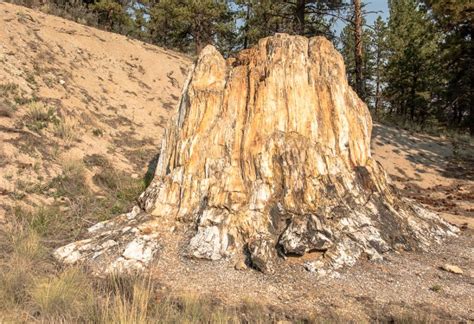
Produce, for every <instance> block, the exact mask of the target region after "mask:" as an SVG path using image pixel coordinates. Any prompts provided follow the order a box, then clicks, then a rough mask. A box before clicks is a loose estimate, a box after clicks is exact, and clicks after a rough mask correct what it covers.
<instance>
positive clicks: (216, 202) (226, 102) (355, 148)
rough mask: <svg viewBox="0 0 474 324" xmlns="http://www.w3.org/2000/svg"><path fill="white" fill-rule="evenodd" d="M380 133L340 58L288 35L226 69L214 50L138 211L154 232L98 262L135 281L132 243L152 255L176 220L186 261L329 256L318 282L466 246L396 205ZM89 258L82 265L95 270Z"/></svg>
mask: <svg viewBox="0 0 474 324" xmlns="http://www.w3.org/2000/svg"><path fill="white" fill-rule="evenodd" d="M371 129H372V121H371V117H370V114H369V111H368V109H367V107H366V105H365V104H364V103H363V102H362V101H361V100H360V99H359V97H358V96H357V95H356V93H355V92H354V91H353V90H352V89H351V87H350V86H349V85H348V83H347V80H346V77H345V68H344V63H343V59H342V57H341V55H340V54H339V53H338V52H337V51H336V50H335V49H334V47H333V45H332V44H331V43H330V42H329V41H328V40H326V39H325V38H323V37H314V38H311V39H307V38H305V37H301V36H289V35H286V34H277V35H275V36H273V37H268V38H265V39H262V40H261V41H260V42H259V43H258V45H257V46H255V47H254V48H251V49H248V50H244V51H242V52H240V53H239V54H238V55H237V56H236V57H235V58H230V59H227V60H225V59H224V58H223V57H222V56H221V55H220V54H219V52H218V51H217V50H216V49H215V48H214V47H212V46H208V47H206V48H204V49H203V50H202V52H201V53H200V56H199V58H198V59H197V62H196V64H195V66H194V69H193V71H192V73H191V74H190V76H189V78H188V80H187V81H186V84H185V86H184V89H183V93H182V96H181V99H180V103H179V106H178V111H177V113H176V116H175V117H174V118H173V119H172V120H171V121H170V123H169V126H168V129H167V131H166V134H165V137H164V139H163V143H162V147H161V154H160V159H159V163H158V167H157V170H156V174H155V179H154V181H153V182H152V184H151V185H150V186H149V187H148V188H147V189H146V191H145V192H144V193H143V194H142V195H141V196H140V198H139V208H137V210H136V212H135V213H134V215H139V217H143V219H144V220H143V221H141V223H142V225H136V227H133V226H130V225H127V226H129V227H131V228H132V229H134V230H135V231H136V232H135V234H134V235H133V236H131V237H130V238H128V239H127V240H126V241H124V242H125V243H117V244H116V245H115V246H114V247H112V248H111V249H105V250H104V249H100V248H99V249H98V250H99V252H100V254H99V256H97V257H96V258H95V259H97V260H99V262H100V260H101V258H103V259H104V260H105V259H106V256H108V257H109V258H110V256H113V257H114V258H115V256H118V257H117V258H116V259H115V261H113V262H112V266H110V265H109V266H108V267H109V269H121V268H123V267H124V266H125V268H127V267H128V263H127V262H128V261H129V260H130V258H125V257H124V255H123V251H125V250H126V249H127V247H129V245H130V244H131V243H127V242H129V241H133V240H135V241H136V240H137V238H140V239H139V241H140V240H141V241H140V242H144V241H146V240H144V239H142V238H141V236H143V235H145V236H146V237H147V238H148V241H146V242H147V244H152V245H153V244H154V245H153V246H154V249H153V251H152V252H153V253H152V252H150V251H151V250H150V251H149V252H150V253H149V254H151V255H154V252H155V250H157V249H158V244H157V243H156V242H158V241H159V237H158V238H155V237H152V236H150V235H152V234H149V233H148V234H144V231H143V230H142V229H143V228H145V227H147V228H150V226H151V228H153V226H160V223H161V222H163V221H164V220H170V219H173V220H179V221H181V222H185V223H187V224H189V226H190V227H192V228H194V229H195V234H194V236H193V237H192V238H191V239H190V241H189V244H188V246H187V251H186V254H187V255H188V256H192V257H196V258H204V259H210V260H218V259H221V258H232V257H233V256H236V255H240V254H246V255H247V256H248V257H249V261H250V262H251V263H252V264H253V266H254V267H256V268H258V269H259V270H261V271H263V272H272V271H274V269H275V267H276V263H277V261H278V260H281V259H284V257H285V256H287V255H304V254H305V253H308V252H313V251H318V252H321V259H320V260H319V261H317V262H316V263H314V264H312V265H311V267H312V268H315V269H316V270H320V269H328V268H340V267H342V266H344V265H352V264H354V262H355V261H356V260H357V259H358V258H359V257H361V256H362V255H365V256H367V257H368V258H370V259H381V258H382V255H383V254H384V253H385V252H388V251H390V250H392V249H394V248H396V249H399V248H403V249H416V248H424V247H426V246H428V245H429V244H431V243H432V242H440V240H441V239H442V238H443V237H445V236H449V235H454V232H455V229H454V228H453V227H452V226H450V225H448V224H447V223H445V222H444V221H442V220H441V219H440V218H439V217H437V216H436V215H435V214H433V213H431V212H429V211H427V210H425V209H423V208H421V207H420V206H418V205H416V204H415V203H414V202H412V201H409V200H406V199H404V198H401V197H400V196H398V194H397V193H396V192H395V191H394V189H393V187H392V186H391V185H390V184H389V182H388V180H387V177H386V175H385V173H384V171H383V170H382V168H381V166H380V165H379V164H378V163H377V162H376V161H375V160H374V159H373V158H372V157H371V154H370V137H371ZM140 215H142V216H140ZM120 217H122V218H119V220H120V219H128V221H125V222H128V223H127V224H129V223H130V222H137V224H138V223H140V222H139V221H137V220H136V219H135V217H128V218H127V217H125V216H124V215H122V216H120ZM137 217H138V216H137ZM121 222H122V223H123V222H124V221H123V220H122V221H121ZM143 224H146V226H144V225H143ZM101 226H104V227H107V226H109V227H110V228H114V229H115V230H120V228H121V227H123V226H125V225H120V222H117V221H115V220H112V221H109V222H107V223H106V224H103V225H101ZM147 232H149V230H148V231H147ZM101 235H102V236H101ZM107 235H109V234H107ZM107 235H103V234H95V236H93V237H92V238H90V239H88V240H90V241H88V244H90V243H91V242H97V237H102V239H101V241H100V242H101V244H103V241H104V239H103V237H108V236H107ZM150 237H152V238H150ZM94 240H95V241H94ZM116 241H120V239H118V240H114V242H116ZM110 244H112V243H110ZM135 245H136V244H135ZM81 246H83V244H82V243H80V242H75V243H71V244H70V245H69V246H66V247H63V248H61V249H59V250H58V251H57V252H56V256H57V258H59V259H60V260H65V259H66V258H67V256H68V253H69V255H70V253H71V251H74V252H78V251H79V250H80V248H81ZM145 246H146V245H143V249H142V250H143V251H144V249H145ZM65 248H68V252H67V253H66V252H65V250H64V249H65ZM83 251H87V249H83ZM96 253H97V251H96ZM86 255H87V254H86V253H79V254H76V257H75V258H74V259H75V260H74V262H76V261H78V260H91V259H90V258H87V256H86ZM89 255H90V254H89ZM129 256H130V255H129ZM279 256H280V257H282V258H280V257H279ZM132 259H133V258H132ZM117 260H120V262H118V263H117ZM132 263H133V262H132ZM107 264H110V263H109V262H107ZM146 264H147V262H145V261H143V262H142V261H140V262H139V263H138V265H139V266H138V267H136V268H141V267H142V266H145V265H146Z"/></svg>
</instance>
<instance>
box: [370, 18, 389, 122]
mask: <svg viewBox="0 0 474 324" xmlns="http://www.w3.org/2000/svg"><path fill="white" fill-rule="evenodd" d="M370 50H371V52H372V58H373V80H372V81H373V83H374V99H373V103H374V113H375V116H377V115H378V113H379V111H380V109H381V108H382V107H383V95H382V93H383V84H384V79H383V78H384V72H385V66H386V60H387V26H386V24H385V22H384V20H383V19H382V17H380V16H378V17H377V19H376V20H375V22H374V25H373V28H372V32H371V39H370Z"/></svg>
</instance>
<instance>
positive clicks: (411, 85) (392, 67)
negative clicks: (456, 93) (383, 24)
mask: <svg viewBox="0 0 474 324" xmlns="http://www.w3.org/2000/svg"><path fill="white" fill-rule="evenodd" d="M389 8H390V19H389V22H388V45H389V53H388V64H387V73H386V80H387V88H386V96H387V98H388V100H389V102H390V105H391V110H393V111H396V112H397V113H398V114H399V115H401V116H403V118H406V119H409V120H411V121H417V122H419V123H420V124H423V123H424V122H425V121H426V120H427V118H428V117H429V115H430V109H431V108H432V106H431V103H432V100H433V96H435V92H436V91H435V90H436V89H437V87H436V84H437V82H439V77H438V73H437V71H436V58H437V51H438V48H437V44H438V40H439V34H438V33H437V32H436V30H435V29H434V27H433V24H432V23H431V21H430V20H429V19H428V17H427V15H426V13H425V12H424V11H423V10H422V9H421V8H420V7H419V5H418V3H417V1H416V0H396V1H395V0H389Z"/></svg>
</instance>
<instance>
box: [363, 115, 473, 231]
mask: <svg viewBox="0 0 474 324" xmlns="http://www.w3.org/2000/svg"><path fill="white" fill-rule="evenodd" d="M372 153H373V154H374V156H375V158H376V159H377V160H378V161H379V162H380V163H381V164H382V165H383V167H384V168H385V170H386V172H387V173H388V174H389V176H390V178H391V179H392V181H393V183H394V184H395V185H396V186H397V188H398V189H400V191H401V193H402V194H403V195H404V196H406V197H409V198H412V199H415V200H417V201H418V202H420V203H422V204H424V205H425V206H426V207H428V208H429V209H431V210H434V211H436V212H438V213H439V214H440V215H441V216H442V217H444V218H445V219H447V220H448V221H450V222H452V223H454V224H456V225H459V226H464V227H469V228H471V229H473V228H474V144H473V142H472V139H464V140H461V139H456V140H454V139H452V138H451V139H448V138H445V137H434V136H429V135H422V134H416V133H413V132H409V131H407V130H403V129H399V128H393V127H387V126H384V125H380V124H375V125H374V130H373V133H372Z"/></svg>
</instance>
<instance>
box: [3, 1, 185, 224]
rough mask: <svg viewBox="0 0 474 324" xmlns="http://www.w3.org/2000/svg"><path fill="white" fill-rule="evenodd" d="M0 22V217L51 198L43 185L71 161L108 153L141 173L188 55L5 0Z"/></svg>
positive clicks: (156, 145)
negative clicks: (11, 208) (19, 206)
mask: <svg viewBox="0 0 474 324" xmlns="http://www.w3.org/2000/svg"><path fill="white" fill-rule="evenodd" d="M0 25H1V26H2V27H1V28H0V174H1V176H0V218H1V217H2V216H3V215H4V214H5V209H6V206H11V205H14V204H15V205H16V204H23V203H28V204H31V205H33V206H34V205H39V204H41V203H44V202H45V201H46V202H47V199H46V198H45V195H43V194H42V192H41V190H40V189H38V184H42V183H43V184H44V183H47V181H48V180H50V179H52V178H53V177H55V176H56V175H57V174H58V173H60V171H61V169H62V167H63V166H64V165H65V164H67V163H68V162H70V161H74V160H84V159H87V158H88V157H91V156H92V157H99V158H100V157H106V158H107V159H108V160H109V161H111V163H113V165H114V166H115V167H116V168H118V169H119V170H123V171H124V172H126V173H128V174H130V175H131V176H133V177H135V178H136V177H142V176H143V175H144V174H145V172H146V170H147V166H148V164H149V162H150V160H152V159H153V157H154V156H155V155H156V153H157V152H159V145H160V140H161V135H162V133H163V130H164V129H163V126H164V125H165V123H166V120H167V119H168V117H169V114H170V112H171V111H172V109H173V108H174V105H175V103H176V101H177V99H178V96H179V94H180V86H181V84H182V83H183V78H184V77H185V75H186V73H187V71H186V70H187V68H188V66H189V63H190V60H189V59H188V58H186V57H184V56H183V55H181V54H178V53H175V52H172V51H167V50H163V49H161V48H159V47H156V46H152V45H149V44H145V43H143V42H139V41H136V40H131V39H129V38H126V37H124V36H121V35H116V34H112V33H107V32H104V31H100V30H97V29H94V28H90V27H87V26H83V25H80V24H76V23H74V22H71V21H68V20H65V19H61V18H58V17H54V16H50V15H45V14H43V13H40V12H36V11H33V10H29V9H27V8H23V7H19V6H14V5H11V4H7V3H2V2H0ZM93 173H94V170H93V169H92V170H88V175H89V178H91V177H92V175H93ZM90 185H91V186H92V187H94V184H93V182H92V181H91V182H90ZM95 189H97V188H95ZM97 190H98V189H97Z"/></svg>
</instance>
